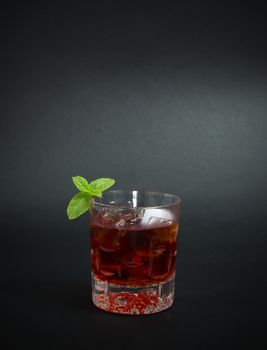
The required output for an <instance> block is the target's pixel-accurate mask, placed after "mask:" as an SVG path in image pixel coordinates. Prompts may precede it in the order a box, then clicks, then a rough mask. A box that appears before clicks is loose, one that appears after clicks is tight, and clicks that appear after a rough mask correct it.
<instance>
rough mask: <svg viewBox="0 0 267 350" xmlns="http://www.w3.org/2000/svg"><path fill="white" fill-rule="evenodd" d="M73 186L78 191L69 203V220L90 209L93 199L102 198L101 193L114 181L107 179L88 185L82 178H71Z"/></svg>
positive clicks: (97, 180)
mask: <svg viewBox="0 0 267 350" xmlns="http://www.w3.org/2000/svg"><path fill="white" fill-rule="evenodd" d="M72 180H73V182H74V185H75V186H76V187H77V188H78V190H80V192H79V193H77V194H76V195H75V196H74V197H73V198H72V199H71V201H70V202H69V205H68V207H67V215H68V218H69V219H70V220H72V219H76V218H77V217H79V216H80V215H82V214H83V213H85V212H86V211H88V210H91V207H92V198H93V197H100V198H101V197H102V192H103V191H105V190H107V189H108V188H109V187H111V186H113V185H114V183H115V180H113V179H109V178H101V179H96V180H94V181H92V182H90V184H88V182H87V180H86V179H85V178H84V177H82V176H73V178H72Z"/></svg>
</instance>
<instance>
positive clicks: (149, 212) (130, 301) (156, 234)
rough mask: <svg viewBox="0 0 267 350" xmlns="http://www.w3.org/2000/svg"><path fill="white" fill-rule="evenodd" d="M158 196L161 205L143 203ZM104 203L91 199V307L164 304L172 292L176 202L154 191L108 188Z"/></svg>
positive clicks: (136, 308) (148, 309)
mask: <svg viewBox="0 0 267 350" xmlns="http://www.w3.org/2000/svg"><path fill="white" fill-rule="evenodd" d="M138 194H139V198H138ZM133 196H134V198H136V201H134V200H133ZM164 196H165V197H164ZM166 196H167V198H166ZM114 197H116V198H115V200H114ZM126 197H127V198H126ZM131 197H132V198H131ZM144 197H145V198H144ZM151 197H152V199H151ZM148 198H150V200H148ZM111 199H113V201H111ZM126 199H127V200H126ZM159 199H161V201H160V200H159ZM163 199H165V200H166V201H167V202H168V203H167V204H166V205H158V206H156V205H155V206H143V205H144V204H145V205H147V204H150V203H153V204H154V203H155V204H156V203H158V202H160V203H162V202H163ZM104 201H106V202H107V203H108V204H105V203H103V202H102V203H101V202H98V203H94V207H93V210H92V215H91V219H90V229H91V259H92V280H93V301H94V303H95V305H96V306H98V307H100V308H102V309H104V310H106V311H111V312H117V313H126V314H143V313H154V312H158V311H161V310H164V309H166V308H168V307H169V306H171V304H172V303H173V296H174V278H175V257H176V245H177V234H178V216H179V206H180V200H179V199H178V197H175V196H171V195H163V194H159V193H153V192H141V193H140V192H136V191H133V192H131V191H129V192H126V191H110V192H107V195H106V198H104ZM138 201H139V202H138ZM111 202H112V203H111ZM147 202H148V203H147ZM141 205H142V206H141Z"/></svg>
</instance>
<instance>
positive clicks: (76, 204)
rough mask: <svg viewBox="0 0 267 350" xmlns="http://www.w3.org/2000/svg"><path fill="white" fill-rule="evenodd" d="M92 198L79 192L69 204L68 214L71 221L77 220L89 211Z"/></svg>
mask: <svg viewBox="0 0 267 350" xmlns="http://www.w3.org/2000/svg"><path fill="white" fill-rule="evenodd" d="M90 205H91V196H90V195H89V194H88V193H84V192H79V193H77V194H76V195H75V196H74V197H73V198H72V199H71V200H70V202H69V205H68V207H67V214H68V218H69V219H70V220H73V219H76V218H77V217H78V216H80V215H82V214H83V213H85V212H86V211H88V210H89V207H90Z"/></svg>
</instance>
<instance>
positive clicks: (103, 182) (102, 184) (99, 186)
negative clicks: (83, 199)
mask: <svg viewBox="0 0 267 350" xmlns="http://www.w3.org/2000/svg"><path fill="white" fill-rule="evenodd" d="M114 183H115V180H114V179H109V178H104V177H103V178H100V179H96V180H94V181H92V182H90V183H89V187H90V188H91V189H93V190H97V191H100V192H103V191H105V190H107V189H108V188H110V187H111V186H113V185H114ZM90 192H91V191H90Z"/></svg>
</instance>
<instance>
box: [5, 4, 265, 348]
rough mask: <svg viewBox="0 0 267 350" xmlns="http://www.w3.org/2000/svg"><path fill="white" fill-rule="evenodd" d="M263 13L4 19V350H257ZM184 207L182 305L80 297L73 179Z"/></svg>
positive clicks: (126, 11) (229, 10)
mask: <svg viewBox="0 0 267 350" xmlns="http://www.w3.org/2000/svg"><path fill="white" fill-rule="evenodd" d="M266 14H267V13H266V10H265V9H264V8H263V7H262V6H259V5H257V3H256V2H253V3H248V2H242V3H241V2H240V3H237V2H234V1H232V2H221V1H219V2H216V1H214V2H210V3H208V2H201V1H198V2H193V1H186V2H185V1H176V2H175V1H173V2H168V1H164V2H163V1H162V2H152V1H151V2H145V1H144V2H142V3H139V4H138V3H137V2H136V3H130V2H127V1H125V2H116V1H114V2H111V1H110V2H107V1H88V2H87V3H86V2H80V1H75V2H74V1H68V2H67V1H66V2H65V3H64V2H59V1H54V2H53V4H51V5H50V4H48V3H47V2H35V3H32V4H30V3H25V2H21V3H20V4H15V3H13V2H6V3H5V6H3V7H2V9H1V14H0V20H1V31H0V32H1V34H0V36H1V73H0V74H1V75H0V81H1V106H0V108H1V113H0V115H1V121H0V123H1V137H0V140H1V192H2V194H1V204H0V207H1V208H0V210H1V248H0V249H1V259H2V264H1V267H2V273H1V301H2V302H3V307H2V315H3V321H4V326H5V330H4V337H2V341H6V344H7V345H6V346H5V349H18V348H21V346H23V345H26V346H27V348H28V349H48V348H49V349H67V348H69V349H87V348H89V347H90V346H91V347H92V346H93V345H92V344H97V343H98V345H95V346H96V348H97V349H98V348H104V347H105V348H106V347H108V348H109V347H111V348H112V347H117V348H122V347H124V348H126V349H144V348H146V349H147V348H151V349H153V348H155V347H157V346H159V345H160V344H162V346H165V347H167V346H168V347H171V346H175V347H177V348H179V349H218V348H222V349H226V348H227V349H243V348H244V347H245V346H246V345H249V346H252V348H253V347H254V348H255V349H257V350H258V349H266V342H265V339H264V330H265V328H264V319H265V315H266V314H265V310H264V308H265V306H266V292H267V288H266V287H267V284H266V272H267V271H266V270H267V269H266V262H267V261H266V260H267V258H266V255H267V254H266V241H267V238H266V229H265V220H264V219H265V217H264V213H266V173H267V165H266V156H265V153H266V132H267V121H266V112H267V64H266V62H267V61H266V59H267V45H266V25H265V22H266ZM78 174H79V175H82V176H85V177H87V178H88V179H94V178H97V177H114V178H115V179H116V180H117V185H116V188H123V189H128V188H129V189H146V190H156V191H163V192H171V193H176V194H178V195H179V196H180V197H181V198H182V213H181V230H180V238H179V257H178V259H177V284H176V286H177V287H176V302H175V305H174V306H173V307H172V308H171V309H170V310H168V311H166V312H163V313H161V314H157V315H154V316H145V317H143V318H142V317H125V316H116V315H111V314H107V313H104V312H101V311H99V310H97V309H96V308H95V307H94V306H93V305H92V303H91V300H90V281H89V272H90V266H89V262H88V249H89V244H88V217H86V216H83V217H81V218H80V219H78V220H77V221H75V222H69V221H68V220H67V218H66V214H65V208H66V206H67V203H68V201H69V199H70V198H71V196H72V195H73V194H74V193H75V189H74V187H73V184H72V182H71V176H73V175H78Z"/></svg>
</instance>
